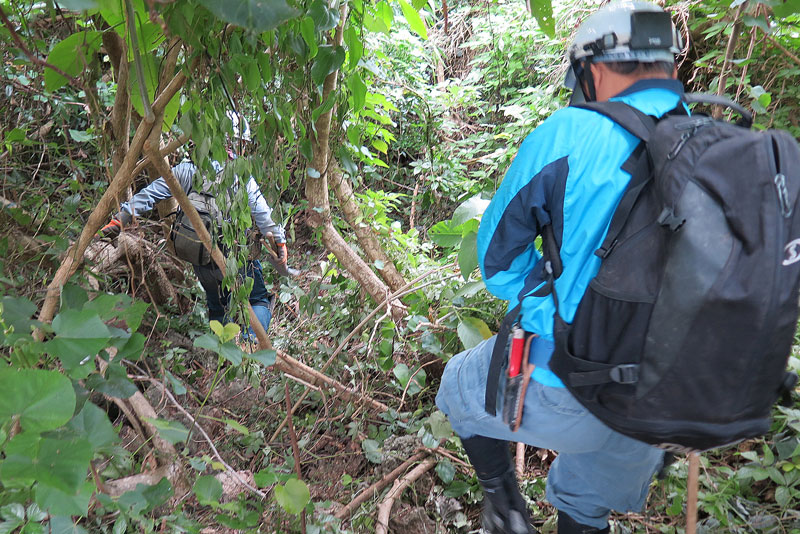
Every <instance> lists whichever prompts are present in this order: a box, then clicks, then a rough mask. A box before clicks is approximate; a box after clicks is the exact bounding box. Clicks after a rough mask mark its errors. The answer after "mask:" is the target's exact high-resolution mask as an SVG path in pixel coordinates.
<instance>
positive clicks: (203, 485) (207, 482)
mask: <svg viewBox="0 0 800 534" xmlns="http://www.w3.org/2000/svg"><path fill="white" fill-rule="evenodd" d="M192 491H193V492H194V494H195V496H196V497H197V502H199V503H200V504H203V505H211V504H216V503H218V502H219V498H220V497H222V484H221V483H220V481H219V480H217V479H216V478H215V477H212V476H208V475H206V476H201V477H197V480H196V481H195V482H194V486H193V487H192Z"/></svg>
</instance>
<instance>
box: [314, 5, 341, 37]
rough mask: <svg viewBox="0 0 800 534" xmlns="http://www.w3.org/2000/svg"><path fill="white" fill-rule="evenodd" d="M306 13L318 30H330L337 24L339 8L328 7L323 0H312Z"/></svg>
mask: <svg viewBox="0 0 800 534" xmlns="http://www.w3.org/2000/svg"><path fill="white" fill-rule="evenodd" d="M337 5H338V4H337ZM308 14H309V15H310V16H311V19H312V20H313V21H314V26H316V28H317V31H318V32H325V31H328V30H332V29H333V28H335V27H336V26H337V25H338V24H339V18H340V17H339V10H338V9H331V8H329V7H328V2H327V1H325V0H314V1H313V2H312V3H311V7H310V8H309V9H308Z"/></svg>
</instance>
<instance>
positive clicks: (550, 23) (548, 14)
mask: <svg viewBox="0 0 800 534" xmlns="http://www.w3.org/2000/svg"><path fill="white" fill-rule="evenodd" d="M530 2H531V10H532V11H533V16H534V17H536V22H538V23H539V27H540V28H541V29H542V31H543V32H544V33H546V34H547V36H548V37H551V38H553V37H555V35H556V23H555V19H553V2H552V0H530Z"/></svg>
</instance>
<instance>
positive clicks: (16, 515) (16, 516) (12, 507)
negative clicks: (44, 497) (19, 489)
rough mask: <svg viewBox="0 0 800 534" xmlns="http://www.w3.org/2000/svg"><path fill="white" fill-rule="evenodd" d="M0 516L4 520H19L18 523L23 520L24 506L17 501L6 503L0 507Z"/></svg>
mask: <svg viewBox="0 0 800 534" xmlns="http://www.w3.org/2000/svg"><path fill="white" fill-rule="evenodd" d="M0 518H2V519H4V520H5V521H15V520H16V521H19V522H20V523H19V524H22V522H24V521H25V507H24V506H22V505H21V504H19V503H16V502H15V503H12V504H7V505H5V506H3V507H2V508H0Z"/></svg>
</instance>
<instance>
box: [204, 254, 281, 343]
mask: <svg viewBox="0 0 800 534" xmlns="http://www.w3.org/2000/svg"><path fill="white" fill-rule="evenodd" d="M192 267H194V272H195V274H196V275H197V279H198V280H199V281H200V285H201V286H203V289H204V290H205V292H206V304H207V305H208V320H209V321H219V322H221V323H222V324H225V323H226V322H228V319H227V311H228V302H229V301H230V296H231V293H230V291H227V290H226V289H224V288H223V287H222V271H220V270H219V268H218V267H217V266H216V265H215V264H213V263H211V264H209V265H203V266H200V265H192ZM239 276H240V277H242V278H243V277H245V276H249V277H250V278H252V279H253V289H252V290H251V291H250V298H249V300H250V304H251V305H252V306H253V311H255V313H256V317H258V320H259V322H260V323H261V325H262V326H263V327H264V330H267V329H268V328H269V323H270V321H271V320H272V312H271V310H272V303H271V300H272V295H270V293H269V291H267V287H266V286H265V285H264V273H263V272H262V270H261V262H259V261H258V260H254V261H248V262H247V265H245V267H243V268H242V269H240V270H239ZM248 334H249V335H248V337H249V338H250V339H255V332H253V329H252V328H251V329H250V331H249V333H248Z"/></svg>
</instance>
